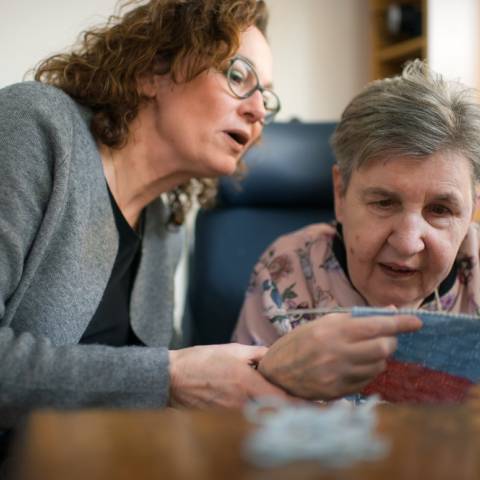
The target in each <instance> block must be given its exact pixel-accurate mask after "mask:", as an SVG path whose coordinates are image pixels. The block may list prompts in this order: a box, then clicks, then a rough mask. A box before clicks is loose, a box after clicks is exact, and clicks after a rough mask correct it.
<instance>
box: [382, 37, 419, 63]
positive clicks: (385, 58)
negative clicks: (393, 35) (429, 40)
mask: <svg viewBox="0 0 480 480" xmlns="http://www.w3.org/2000/svg"><path fill="white" fill-rule="evenodd" d="M425 47H426V41H425V38H424V37H423V36H421V37H415V38H411V39H409V40H404V41H403V42H399V43H394V44H393V45H389V46H388V47H383V48H381V49H380V50H379V51H378V52H377V58H378V60H380V61H382V62H389V61H392V60H402V59H405V58H413V57H415V56H422V51H423V49H424V48H425Z"/></svg>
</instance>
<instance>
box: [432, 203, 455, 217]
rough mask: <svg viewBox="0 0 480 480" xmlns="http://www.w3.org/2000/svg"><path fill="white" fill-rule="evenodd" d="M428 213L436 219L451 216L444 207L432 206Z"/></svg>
mask: <svg viewBox="0 0 480 480" xmlns="http://www.w3.org/2000/svg"><path fill="white" fill-rule="evenodd" d="M428 210H429V211H430V213H432V214H433V215H435V216H437V217H447V216H450V215H452V213H453V212H452V210H451V209H450V208H448V207H446V206H445V205H440V204H433V205H430V206H429V207H428Z"/></svg>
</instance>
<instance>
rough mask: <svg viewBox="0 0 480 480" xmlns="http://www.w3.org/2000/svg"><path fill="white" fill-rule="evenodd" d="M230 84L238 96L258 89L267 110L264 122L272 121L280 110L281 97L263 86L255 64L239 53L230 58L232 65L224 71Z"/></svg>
mask: <svg viewBox="0 0 480 480" xmlns="http://www.w3.org/2000/svg"><path fill="white" fill-rule="evenodd" d="M224 73H225V76H226V77H227V81H228V86H229V88H230V90H231V92H232V93H233V94H234V95H235V96H236V97H237V98H248V97H251V96H252V95H253V94H254V93H255V92H256V91H257V90H258V91H259V92H260V93H261V94H262V97H263V106H264V108H265V110H266V114H265V119H264V123H270V122H271V121H272V120H273V119H274V118H275V115H276V114H277V113H278V112H279V111H280V99H279V98H278V95H277V94H276V93H275V92H274V91H273V90H270V89H269V88H265V87H262V85H260V81H259V80H258V75H257V72H256V71H255V68H254V67H253V65H252V64H251V63H250V62H249V61H248V60H247V59H246V58H244V57H241V56H239V55H237V56H236V57H234V58H232V59H231V60H230V66H229V67H228V69H227V70H226V71H225V72H224Z"/></svg>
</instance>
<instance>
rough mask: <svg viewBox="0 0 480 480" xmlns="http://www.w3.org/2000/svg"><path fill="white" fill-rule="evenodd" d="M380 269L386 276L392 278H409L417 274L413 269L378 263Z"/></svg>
mask: <svg viewBox="0 0 480 480" xmlns="http://www.w3.org/2000/svg"><path fill="white" fill-rule="evenodd" d="M379 265H380V267H381V269H382V270H383V271H384V272H385V273H386V274H388V275H390V276H394V277H411V276H412V275H415V273H417V272H418V270H417V269H415V268H410V267H404V266H402V265H395V264H391V263H380V264H379Z"/></svg>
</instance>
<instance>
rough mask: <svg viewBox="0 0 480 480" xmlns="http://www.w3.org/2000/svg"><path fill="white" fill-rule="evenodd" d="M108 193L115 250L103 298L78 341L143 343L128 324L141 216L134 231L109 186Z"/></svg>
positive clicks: (116, 344)
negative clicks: (116, 250)
mask: <svg viewBox="0 0 480 480" xmlns="http://www.w3.org/2000/svg"><path fill="white" fill-rule="evenodd" d="M108 193H109V195H110V201H111V203H112V209H113V213H114V216H115V223H116V225H117V229H118V235H119V245H118V253H117V257H116V258H115V263H114V265H113V269H112V273H111V275H110V279H109V281H108V284H107V287H106V289H105V292H103V297H102V300H101V301H100V304H99V305H98V308H97V311H96V312H95V314H94V316H93V317H92V319H91V320H90V323H89V324H88V327H87V329H86V330H85V333H84V334H83V336H82V338H81V339H80V343H83V344H87V343H90V344H91V343H96V344H101V345H110V346H114V347H122V346H126V345H143V343H142V342H141V340H140V339H138V338H137V336H136V335H135V333H134V331H133V330H132V327H131V325H130V296H131V293H132V287H133V282H134V279H135V275H136V274H137V269H138V265H139V263H140V257H141V245H142V229H143V216H142V217H141V219H140V228H139V232H140V233H137V232H135V230H133V229H132V227H130V225H129V224H128V222H127V221H126V220H125V217H124V216H123V214H122V212H121V211H120V209H119V208H118V205H117V203H116V202H115V199H114V198H113V196H112V194H111V192H110V190H109V191H108Z"/></svg>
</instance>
